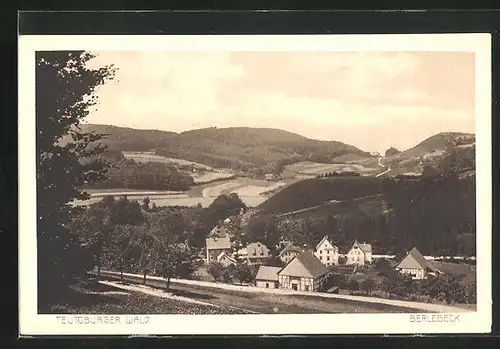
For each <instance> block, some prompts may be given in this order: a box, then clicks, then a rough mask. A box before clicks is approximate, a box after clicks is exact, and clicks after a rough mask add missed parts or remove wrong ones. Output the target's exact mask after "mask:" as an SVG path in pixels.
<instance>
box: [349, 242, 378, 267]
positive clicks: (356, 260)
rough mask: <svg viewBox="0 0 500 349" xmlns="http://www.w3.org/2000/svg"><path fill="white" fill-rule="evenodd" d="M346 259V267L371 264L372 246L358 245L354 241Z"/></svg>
mask: <svg viewBox="0 0 500 349" xmlns="http://www.w3.org/2000/svg"><path fill="white" fill-rule="evenodd" d="M346 257H347V260H346V263H345V264H346V265H365V264H370V263H371V262H372V245H370V244H367V243H362V244H360V243H359V242H358V241H354V244H352V247H351V249H350V250H349V252H347V254H346Z"/></svg>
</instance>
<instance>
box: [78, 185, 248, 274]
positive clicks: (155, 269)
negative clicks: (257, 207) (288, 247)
mask: <svg viewBox="0 0 500 349" xmlns="http://www.w3.org/2000/svg"><path fill="white" fill-rule="evenodd" d="M245 209H246V207H245V205H244V204H243V202H242V201H241V200H240V199H239V198H238V196H237V195H235V194H233V195H231V196H229V197H228V196H226V195H221V196H219V197H218V198H216V199H215V200H214V202H213V203H212V204H211V205H210V206H209V207H208V208H203V207H201V206H195V207H153V205H151V204H150V202H149V200H148V199H147V198H145V199H144V200H143V201H142V202H141V203H139V202H137V201H130V200H128V199H127V197H126V196H123V197H121V198H119V199H115V198H114V197H113V196H106V197H104V198H103V199H102V200H101V201H99V202H97V203H95V204H92V205H90V206H89V207H87V208H80V209H79V210H77V211H76V212H75V213H74V216H73V219H72V221H71V224H70V226H69V230H70V235H71V237H72V239H73V241H74V245H75V246H80V248H79V249H78V251H75V253H76V252H78V253H77V255H78V258H75V259H74V260H72V263H74V266H73V269H74V270H79V271H80V272H85V271H87V270H90V269H92V268H94V267H96V268H97V270H98V274H100V270H101V268H104V267H105V268H109V269H112V270H117V271H120V272H122V273H123V272H132V273H141V274H144V275H146V274H153V275H158V276H162V277H165V278H167V280H169V279H170V278H171V277H185V278H188V277H191V274H192V273H193V272H194V271H195V270H196V268H197V267H198V262H199V261H200V256H199V253H200V251H201V248H202V247H203V246H204V243H205V238H206V236H207V234H208V233H209V232H210V230H211V229H212V228H213V226H214V225H215V224H216V223H217V222H220V221H221V220H222V219H225V218H226V217H228V216H230V215H233V214H237V213H240V212H241V210H245Z"/></svg>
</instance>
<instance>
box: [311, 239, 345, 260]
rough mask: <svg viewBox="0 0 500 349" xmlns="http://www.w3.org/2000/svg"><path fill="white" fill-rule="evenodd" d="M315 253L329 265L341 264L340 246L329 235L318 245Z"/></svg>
mask: <svg viewBox="0 0 500 349" xmlns="http://www.w3.org/2000/svg"><path fill="white" fill-rule="evenodd" d="M314 255H315V256H316V258H318V259H319V261H320V262H321V263H323V264H324V265H326V266H327V267H328V266H330V265H337V264H339V248H338V247H337V246H334V245H333V244H332V243H331V242H330V239H329V238H328V235H325V236H324V237H323V239H321V241H320V242H319V243H318V244H317V245H316V249H315V251H314Z"/></svg>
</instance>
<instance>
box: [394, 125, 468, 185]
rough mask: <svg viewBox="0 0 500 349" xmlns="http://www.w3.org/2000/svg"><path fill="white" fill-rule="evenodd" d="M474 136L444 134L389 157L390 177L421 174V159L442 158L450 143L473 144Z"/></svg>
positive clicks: (456, 133) (458, 133)
mask: <svg viewBox="0 0 500 349" xmlns="http://www.w3.org/2000/svg"><path fill="white" fill-rule="evenodd" d="M474 139H475V135H474V134H470V133H460V132H442V133H438V134H436V135H434V136H431V137H429V138H427V139H426V140H424V141H422V142H420V143H419V144H417V145H416V146H414V147H412V148H410V149H407V150H405V151H403V152H401V153H399V154H397V155H393V156H389V157H387V158H386V160H385V161H384V162H385V163H387V164H389V165H390V167H391V169H392V170H391V172H390V174H389V176H395V175H400V174H404V173H420V172H421V171H422V164H421V159H422V158H425V157H430V158H432V157H435V156H437V157H440V156H442V154H443V152H444V151H445V149H446V145H447V143H448V142H450V141H457V142H460V143H472V142H473V141H474Z"/></svg>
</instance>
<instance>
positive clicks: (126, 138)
mask: <svg viewBox="0 0 500 349" xmlns="http://www.w3.org/2000/svg"><path fill="white" fill-rule="evenodd" d="M80 127H81V129H82V130H83V131H85V132H91V131H94V132H96V133H100V134H106V135H107V136H106V140H105V143H106V145H107V146H108V147H109V148H110V150H119V151H147V150H150V149H154V148H155V147H156V146H157V145H158V144H159V143H161V142H162V141H164V140H165V139H166V138H169V137H172V136H174V135H175V134H176V133H175V132H169V131H159V130H138V129H134V128H128V127H118V126H111V125H95V124H83V125H81V126H80Z"/></svg>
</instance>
